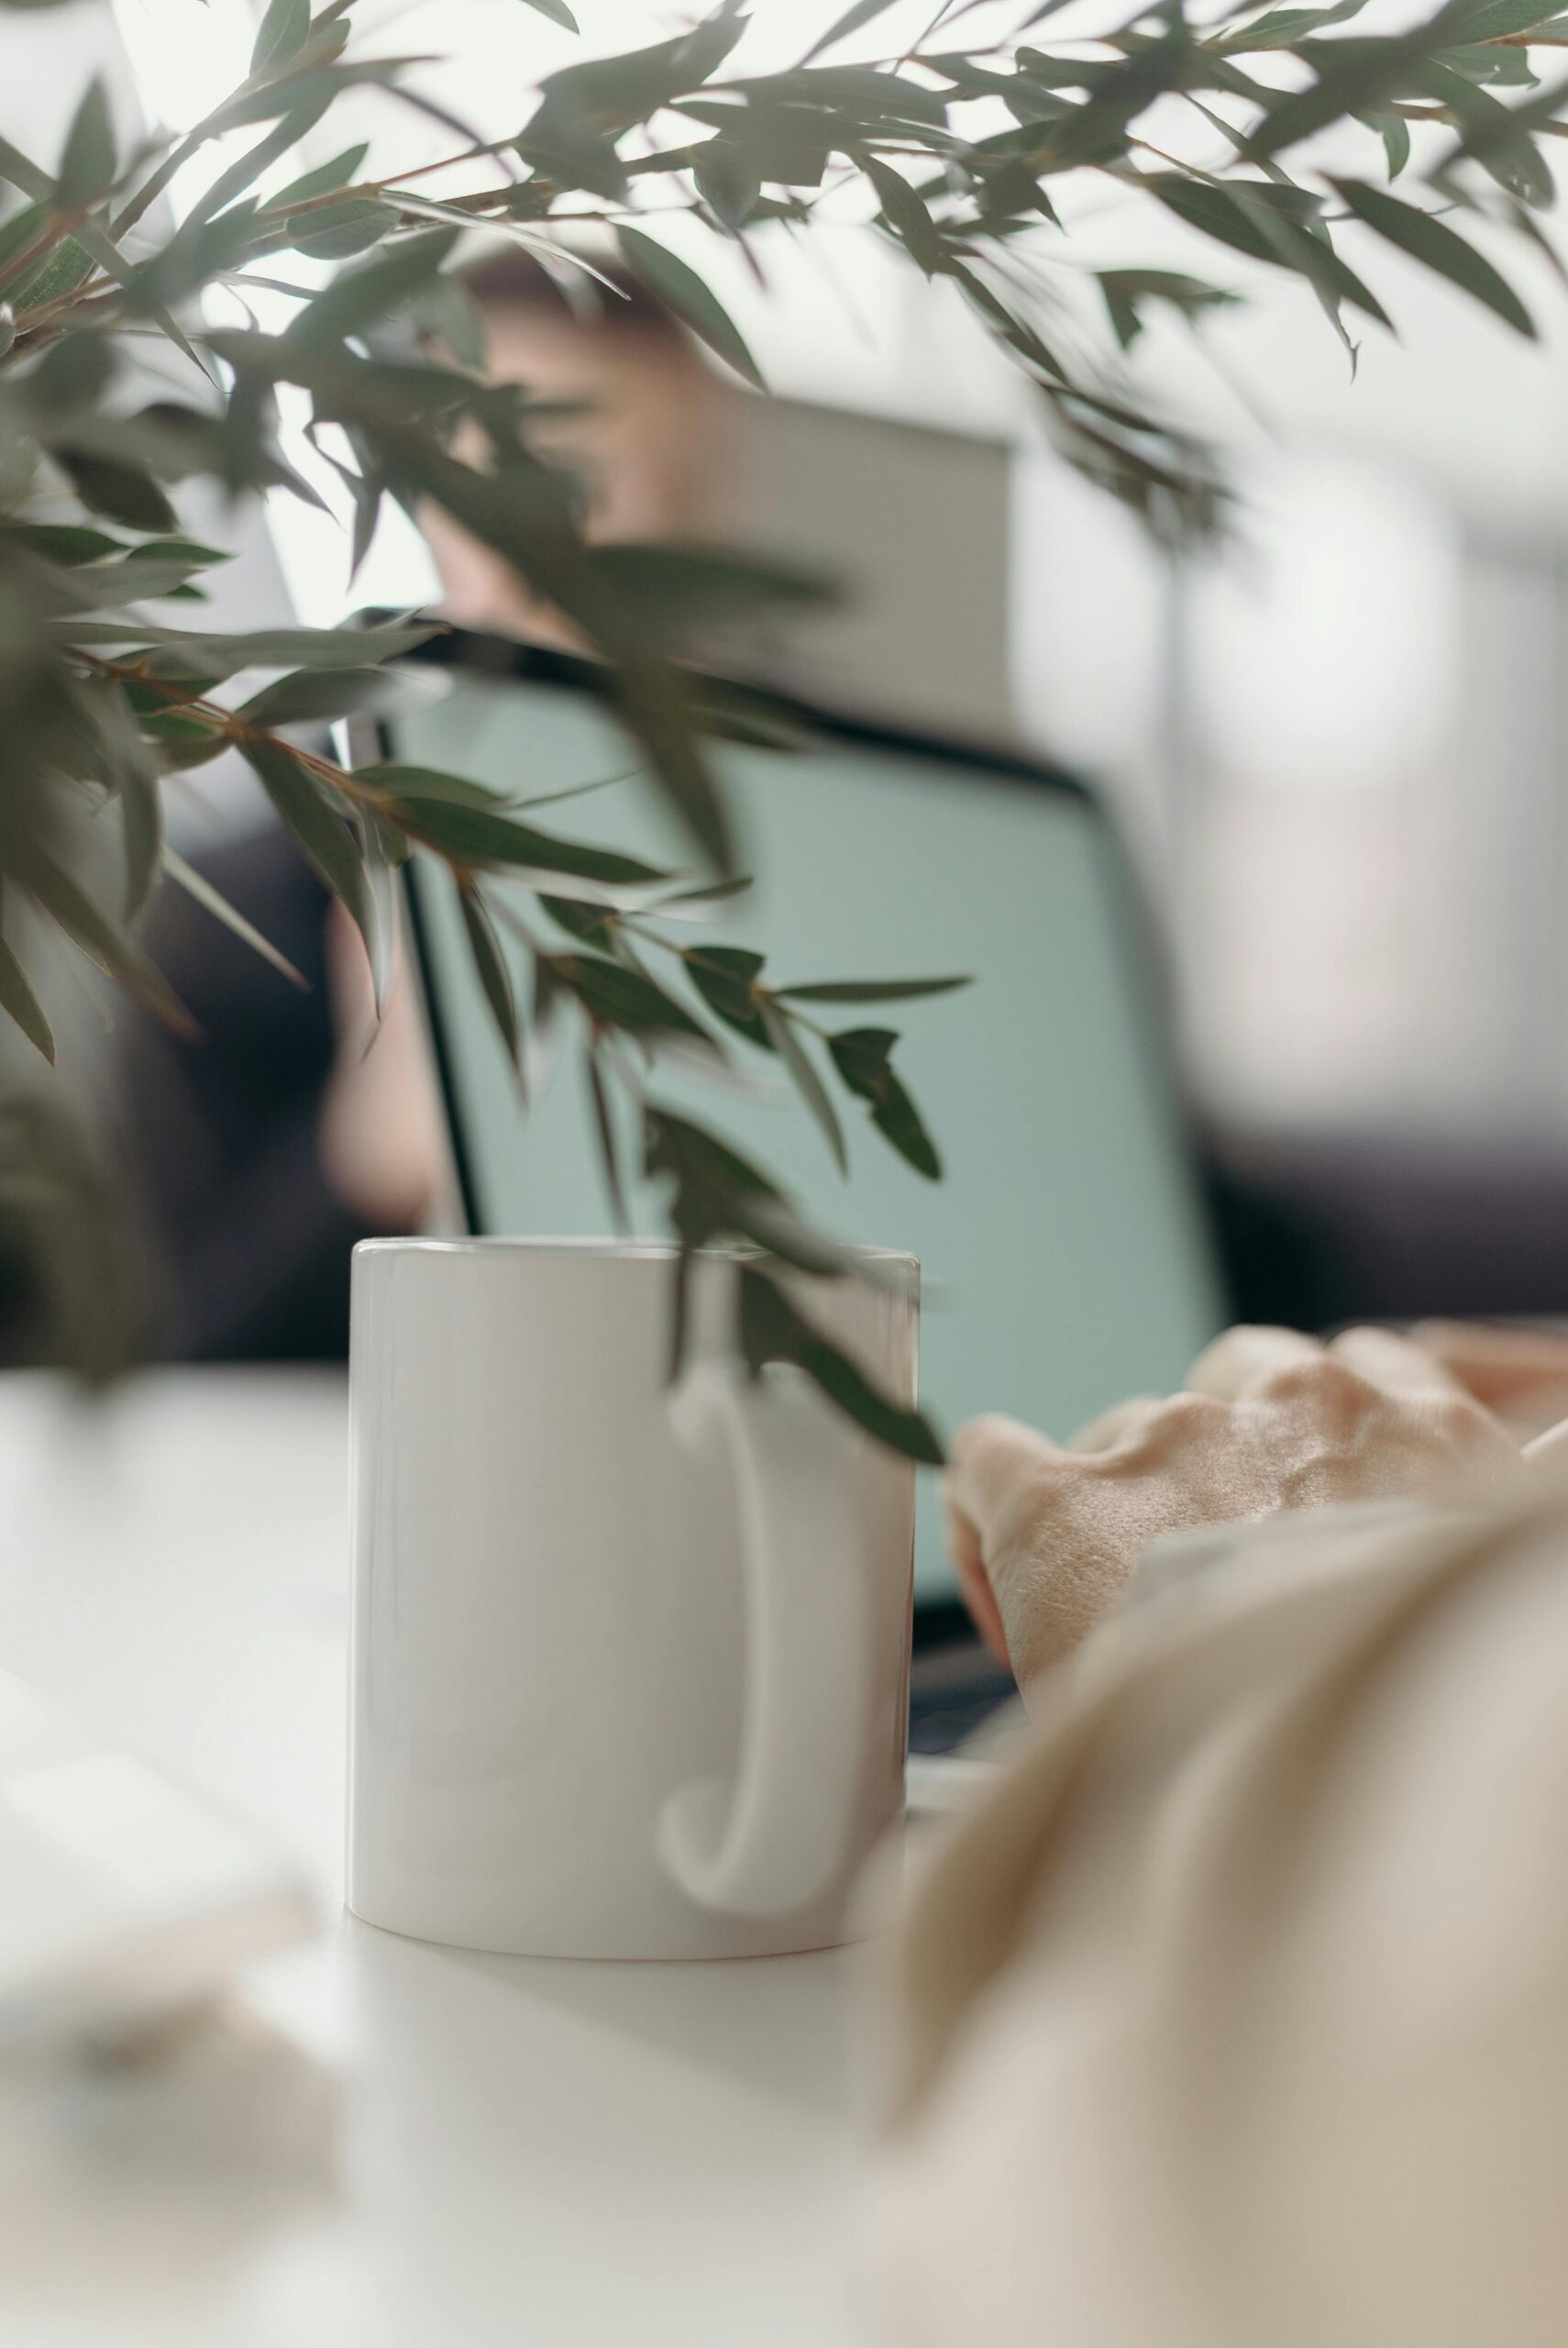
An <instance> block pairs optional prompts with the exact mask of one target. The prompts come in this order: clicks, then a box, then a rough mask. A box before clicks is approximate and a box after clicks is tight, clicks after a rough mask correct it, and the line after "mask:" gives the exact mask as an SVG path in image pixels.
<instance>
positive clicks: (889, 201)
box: [859, 155, 946, 277]
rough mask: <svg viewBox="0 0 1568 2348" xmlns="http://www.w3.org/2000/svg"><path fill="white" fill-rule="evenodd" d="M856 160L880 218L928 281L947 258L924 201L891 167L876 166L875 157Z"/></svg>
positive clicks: (883, 164)
mask: <svg viewBox="0 0 1568 2348" xmlns="http://www.w3.org/2000/svg"><path fill="white" fill-rule="evenodd" d="M859 160H860V168H861V170H862V171H863V172H865V174H866V176H867V179H868V180H869V181H870V183H871V184H872V186H873V187H874V188H875V189H876V191H877V201H878V204H879V205H881V207H882V217H883V218H884V220H886V222H887V223H888V226H889V228H891V229H892V230H893V231H894V233H895V234H896V236H897V237H898V238H899V241H900V244H901V245H902V246H903V247H904V249H905V250H906V251H907V253H908V254H909V257H910V259H911V260H912V261H913V262H914V264H915V266H916V268H917V269H922V270H923V271H925V274H926V275H927V277H933V276H934V275H935V274H936V272H937V271H939V270H940V269H942V268H943V267H944V263H945V260H946V254H945V253H944V249H943V244H942V238H941V235H940V233H939V232H938V229H937V226H936V223H935V221H934V220H933V218H932V216H931V215H930V213H929V212H928V211H927V210H926V208H925V200H924V198H923V197H922V196H921V195H920V194H917V192H916V190H915V189H914V188H912V187H911V185H910V183H909V181H908V180H906V179H905V178H904V177H903V175H902V173H901V172H896V171H894V169H893V167H892V165H891V164H890V163H882V162H878V160H877V157H876V156H875V155H862V156H861V157H860V159H859Z"/></svg>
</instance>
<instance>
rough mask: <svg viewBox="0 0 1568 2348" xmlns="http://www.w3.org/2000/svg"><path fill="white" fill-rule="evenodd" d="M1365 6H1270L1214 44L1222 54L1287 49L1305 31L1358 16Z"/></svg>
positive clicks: (1350, 1)
mask: <svg viewBox="0 0 1568 2348" xmlns="http://www.w3.org/2000/svg"><path fill="white" fill-rule="evenodd" d="M1365 6H1366V0H1338V5H1337V6H1334V7H1329V8H1270V9H1269V10H1268V12H1267V14H1266V15H1264V16H1262V17H1254V18H1253V22H1252V23H1251V24H1250V25H1243V26H1242V28H1241V29H1240V30H1239V31H1237V32H1232V33H1225V34H1223V35H1222V36H1221V38H1220V39H1219V40H1217V41H1216V42H1215V44H1214V46H1215V48H1216V49H1217V50H1219V51H1220V55H1221V56H1222V57H1235V56H1240V55H1241V54H1242V53H1243V52H1244V51H1245V50H1253V49H1288V48H1289V47H1290V45H1291V43H1292V42H1293V41H1297V40H1299V39H1302V37H1303V35H1305V34H1307V33H1316V32H1321V30H1322V28H1323V27H1324V26H1325V25H1341V24H1343V23H1344V21H1345V19H1346V17H1358V16H1360V14H1361V12H1362V10H1363V8H1364V7H1365Z"/></svg>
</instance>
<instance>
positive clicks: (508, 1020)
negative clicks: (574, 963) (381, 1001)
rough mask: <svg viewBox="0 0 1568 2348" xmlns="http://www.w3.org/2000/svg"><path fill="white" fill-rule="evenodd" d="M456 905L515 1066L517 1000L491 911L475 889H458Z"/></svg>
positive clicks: (519, 1034) (518, 1051)
mask: <svg viewBox="0 0 1568 2348" xmlns="http://www.w3.org/2000/svg"><path fill="white" fill-rule="evenodd" d="M458 904H459V905H460V906H461V907H462V913H463V927H464V928H465V930H467V932H468V937H469V953H470V954H471V955H472V957H473V963H474V969H476V970H477V972H478V973H479V981H480V986H481V987H482V988H483V989H484V999H485V1001H486V1002H488V1003H489V1005H490V1009H491V1017H492V1018H493V1019H494V1021H495V1024H496V1026H497V1027H498V1028H499V1030H500V1031H501V1040H502V1043H503V1044H504V1045H505V1046H506V1054H507V1058H509V1059H510V1060H511V1061H512V1063H513V1067H516V1066H517V1065H518V1064H519V1063H520V1060H521V1058H522V1048H523V1036H522V1030H521V1028H520V1026H519V1024H518V1020H517V997H516V995H515V993H514V992H513V985H512V972H511V970H510V969H508V968H507V962H506V956H505V953H504V952H503V951H502V944H501V940H500V938H499V937H498V936H496V931H495V924H494V923H493V922H492V921H491V917H490V908H489V907H488V906H487V905H486V903H485V902H484V900H483V898H482V897H481V896H480V893H479V892H478V891H477V890H476V889H464V888H459V889H458Z"/></svg>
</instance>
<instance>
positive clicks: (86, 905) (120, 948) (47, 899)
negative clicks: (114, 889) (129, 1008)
mask: <svg viewBox="0 0 1568 2348" xmlns="http://www.w3.org/2000/svg"><path fill="white" fill-rule="evenodd" d="M16 874H17V881H19V882H20V883H21V886H22V887H23V888H24V889H26V890H27V891H28V894H29V895H30V896H33V897H36V898H37V900H38V902H39V904H40V905H41V906H42V907H43V909H44V911H45V913H47V914H51V915H52V916H53V918H54V920H55V921H56V922H58V924H59V925H60V926H61V929H62V930H64V932H65V934H66V936H68V937H71V938H73V939H74V940H75V942H76V944H77V945H78V946H80V947H81V948H82V950H83V953H84V954H86V955H87V956H88V957H89V958H91V959H92V960H93V961H94V962H96V963H97V965H98V967H99V969H101V970H103V971H104V972H105V975H106V976H107V977H109V978H111V979H117V980H119V982H120V984H121V985H122V986H123V987H124V988H126V990H127V992H128V993H131V994H133V995H135V996H136V998H137V1000H138V1002H141V1003H142V1004H143V1005H144V1006H145V1008H146V1009H147V1010H149V1012H150V1013H152V1015H153V1017H154V1018H156V1019H160V1020H161V1021H162V1022H163V1024H164V1025H165V1026H166V1027H171V1028H172V1029H173V1030H174V1032H175V1033H176V1034H177V1035H181V1036H187V1037H192V1038H193V1037H194V1036H195V1034H196V1032H197V1031H196V1024H195V1022H194V1021H193V1018H192V1017H191V1014H190V1013H189V1012H188V1011H187V1010H186V1008H185V1006H184V1004H183V1003H182V1002H181V1001H180V998H179V996H178V995H177V994H176V993H175V992H174V990H173V989H172V987H171V985H170V984H169V981H168V980H167V979H166V978H165V977H164V976H163V973H162V972H161V970H160V969H156V968H155V966H154V965H153V964H152V963H151V962H150V961H149V959H148V958H147V956H146V955H145V954H144V953H143V952H142V950H141V948H140V947H139V946H138V944H137V943H136V940H135V939H134V938H132V937H127V936H126V935H125V933H124V931H122V930H120V929H117V928H116V925H115V924H114V923H113V922H111V921H110V920H109V919H108V917H107V915H106V914H104V913H102V912H101V911H100V910H99V908H98V907H97V906H96V905H95V904H94V903H93V901H92V899H91V898H90V897H89V896H88V894H87V892H86V891H85V890H84V889H83V887H82V885H81V883H80V881H77V880H76V879H75V878H74V877H73V876H72V874H71V873H70V872H68V871H67V870H66V869H65V867H64V866H63V865H62V864H60V863H58V862H57V861H56V859H55V858H53V857H52V856H51V855H50V852H49V850H48V849H47V848H44V847H39V845H38V844H37V843H34V844H32V846H31V847H30V848H29V850H28V852H27V854H26V855H25V856H21V857H18V858H17V865H16Z"/></svg>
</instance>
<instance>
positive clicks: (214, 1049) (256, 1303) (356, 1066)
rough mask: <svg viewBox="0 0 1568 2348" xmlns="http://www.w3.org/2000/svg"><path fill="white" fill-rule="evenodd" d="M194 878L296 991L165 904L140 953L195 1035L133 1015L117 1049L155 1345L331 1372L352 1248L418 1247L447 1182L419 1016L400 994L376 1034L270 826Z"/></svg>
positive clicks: (300, 873) (366, 995)
mask: <svg viewBox="0 0 1568 2348" xmlns="http://www.w3.org/2000/svg"><path fill="white" fill-rule="evenodd" d="M201 867H202V869H203V872H204V876H205V877H206V878H207V879H208V880H209V881H211V882H212V884H213V886H214V887H215V888H216V889H217V890H219V891H220V892H221V893H222V894H223V895H224V896H225V897H226V898H227V899H228V901H229V902H230V903H232V904H233V905H234V906H235V908H236V909H237V911H238V912H239V913H241V914H244V916H245V917H246V919H247V920H248V921H249V922H251V923H252V924H253V925H254V926H255V927H256V928H258V929H259V930H261V931H262V932H263V933H264V934H265V935H266V936H267V937H268V938H269V939H270V940H271V943H272V944H273V945H274V946H276V947H278V949H279V951H280V952H281V953H282V954H283V955H284V956H285V957H286V958H288V960H289V961H291V962H292V963H293V965H294V967H295V969H297V970H298V971H299V973H300V976H301V978H302V979H303V980H304V981H305V986H304V989H303V990H296V989H295V988H293V987H291V986H290V985H289V984H288V983H287V982H286V981H285V980H283V979H282V977H281V975H280V974H279V973H278V972H277V971H276V970H274V969H271V968H269V966H268V965H267V964H266V963H265V962H263V961H262V960H261V958H260V957H259V955H258V954H257V953H256V952H255V951H254V949H253V948H252V947H249V946H248V945H247V944H246V943H245V941H244V940H243V939H241V938H239V937H237V936H234V935H233V933H232V932H231V931H230V930H228V929H227V928H226V927H224V926H223V925H221V924H220V923H218V922H217V921H215V919H214V918H213V916H212V915H211V914H209V913H207V912H205V911H204V909H203V908H202V907H201V906H199V905H197V904H196V903H193V900H192V899H191V898H190V897H188V896H186V895H185V893H184V892H182V891H181V890H178V889H175V888H171V887H165V888H164V889H162V890H160V892H159V894H158V896H157V897H156V899H155V900H154V903H153V905H152V908H151V910H150V913H149V917H148V921H147V923H146V925H145V928H144V931H143V936H144V941H145V943H146V945H147V947H148V950H149V953H150V954H151V955H152V957H153V959H154V960H155V961H156V962H157V963H158V965H159V967H160V969H162V970H163V971H164V972H165V974H166V975H167V977H168V978H169V980H170V982H171V985H172V986H173V988H174V991H175V992H176V993H177V994H178V995H179V996H180V998H181V1000H182V1002H185V1003H186V1004H187V1005H188V1007H189V1008H190V1009H191V1010H192V1012H193V1014H194V1016H195V1017H196V1019H197V1022H198V1024H199V1028H200V1033H199V1034H197V1035H196V1036H193V1037H192V1038H190V1039H184V1038H182V1037H179V1036H171V1034H169V1032H168V1031H167V1030H166V1029H164V1028H163V1027H161V1026H159V1025H157V1024H154V1023H153V1022H152V1021H151V1020H149V1019H148V1018H146V1017H145V1016H142V1015H139V1014H136V1013H127V1016H126V1018H125V1020H124V1023H123V1024H122V1027H121V1030H120V1035H119V1037H118V1046H119V1048H118V1060H117V1070H116V1075H117V1083H116V1091H117V1094H118V1104H119V1105H118V1117H117V1122H118V1124H119V1127H120V1131H121V1134H122V1136H123V1138H124V1141H125V1143H126V1146H127V1155H128V1157H129V1161H130V1179H131V1183H132V1187H133V1189H134V1191H135V1193H136V1207H137V1212H138V1221H139V1224H140V1226H141V1230H140V1236H141V1237H142V1240H143V1243H144V1253H145V1255H146V1257H147V1259H148V1275H147V1279H146V1284H145V1285H146V1293H145V1299H144V1301H145V1307H146V1311H147V1315H148V1324H149V1326H148V1338H149V1345H150V1346H151V1349H152V1350H153V1351H154V1352H156V1353H158V1354H160V1356H162V1357H167V1358H170V1359H174V1360H182V1361H214V1360H216V1361H222V1360H296V1361H316V1360H326V1361H333V1360H340V1359H342V1358H343V1357H344V1356H345V1354H346V1353H347V1350H348V1258H349V1256H350V1254H351V1253H352V1251H353V1248H354V1246H355V1245H356V1243H357V1242H358V1241H359V1240H360V1239H366V1238H370V1237H373V1236H375V1235H379V1234H388V1233H399V1232H406V1231H413V1230H417V1229H419V1227H420V1225H421V1224H422V1223H423V1222H424V1220H425V1216H426V1215H427V1214H428V1213H429V1211H430V1207H431V1203H432V1201H433V1199H434V1197H435V1194H436V1189H437V1187H438V1185H439V1183H440V1181H441V1180H442V1177H443V1173H444V1168H445V1157H444V1144H443V1141H442V1135H441V1127H440V1119H439V1112H438V1108H437V1105H436V1098H435V1093H434V1089H433V1086H432V1084H431V1080H430V1078H429V1075H428V1072H427V1070H426V1068H425V1058H424V1053H423V1049H422V1047H421V1043H420V1038H419V1036H418V1032H417V1019H416V1013H415V1009H414V1002H413V1000H412V998H411V994H410V991H409V987H408V984H407V982H406V980H403V979H402V978H401V977H400V978H399V979H398V980H396V981H395V982H394V984H393V986H392V989H391V991H390V993H389V996H388V1000H387V1002H386V1005H385V1009H384V1012H383V1015H382V1017H381V1021H380V1023H379V1024H378V1022H377V1019H376V1015H375V1003H374V999H373V992H372V988H371V983H370V966H369V963H368V961H367V959H366V956H365V949H364V947H363V945H362V944H361V942H360V939H359V933H358V932H357V930H356V929H355V928H354V926H353V925H352V923H351V922H350V920H349V918H348V915H347V914H345V913H344V912H343V909H342V908H341V906H339V905H338V904H337V903H336V902H335V901H334V900H333V899H332V898H330V897H329V895H328V893H327V892H326V888H325V887H324V886H323V884H322V883H321V881H319V880H318V879H317V878H316V876H315V873H314V872H313V871H312V870H311V869H310V868H309V867H308V866H307V865H306V864H305V863H304V859H303V858H302V857H301V856H300V854H299V851H298V850H297V848H296V847H294V844H293V841H292V840H291V839H289V838H288V837H287V836H285V834H284V833H283V832H282V830H281V829H280V828H278V827H277V826H272V825H270V826H269V827H268V828H267V829H265V830H264V831H261V832H259V833H256V834H254V835H252V836H248V837H247V838H244V839H240V840H236V841H231V842H229V843H227V844H226V845H225V846H224V847H219V848H216V849H214V850H211V851H209V853H208V854H207V855H206V856H205V857H204V858H202V859H201Z"/></svg>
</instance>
